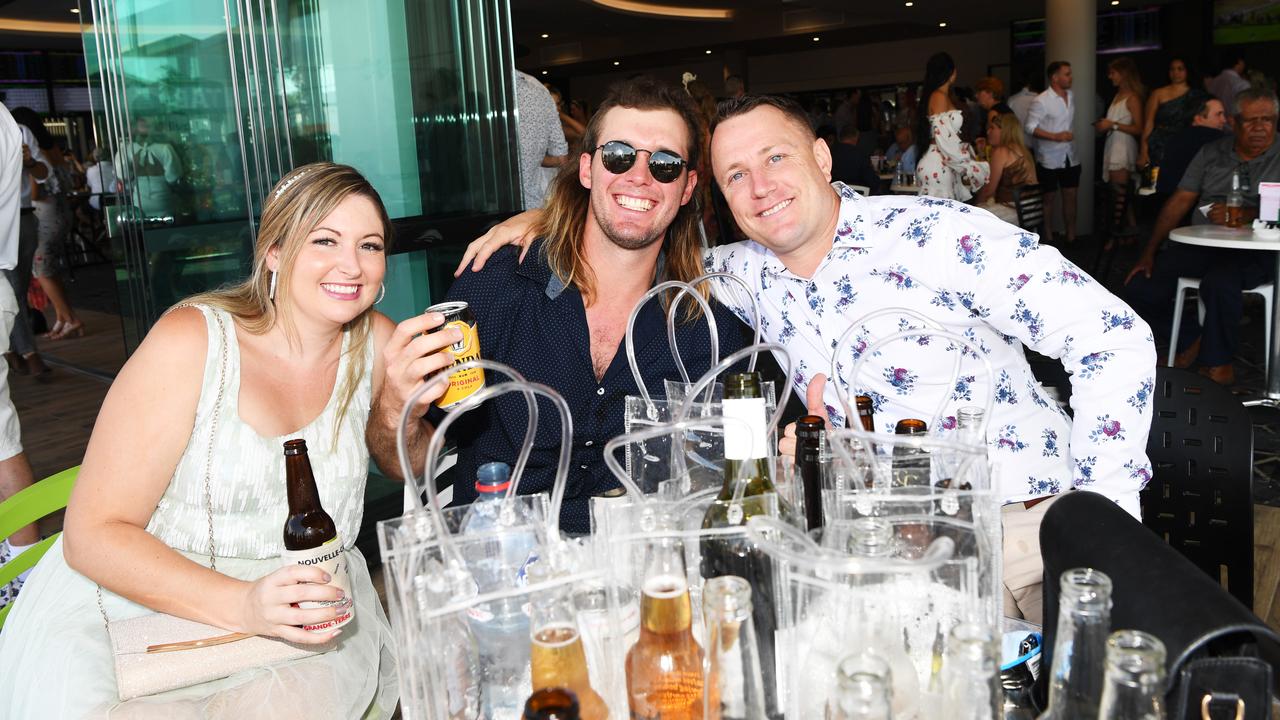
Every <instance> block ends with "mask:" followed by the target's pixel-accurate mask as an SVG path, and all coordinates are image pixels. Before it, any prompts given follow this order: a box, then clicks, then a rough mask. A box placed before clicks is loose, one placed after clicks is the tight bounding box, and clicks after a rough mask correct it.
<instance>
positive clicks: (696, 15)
mask: <svg viewBox="0 0 1280 720" xmlns="http://www.w3.org/2000/svg"><path fill="white" fill-rule="evenodd" d="M588 2H590V3H592V4H594V5H599V6H601V7H607V8H609V9H610V10H619V11H621V12H624V13H635V14H637V15H658V16H661V17H673V18H684V19H686V20H732V19H733V15H734V11H733V10H726V9H721V8H703V7H685V6H679V5H667V4H663V3H652V2H643V1H642V0H588Z"/></svg>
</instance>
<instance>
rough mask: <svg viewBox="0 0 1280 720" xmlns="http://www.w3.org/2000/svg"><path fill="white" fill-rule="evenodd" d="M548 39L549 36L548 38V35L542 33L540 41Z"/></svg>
mask: <svg viewBox="0 0 1280 720" xmlns="http://www.w3.org/2000/svg"><path fill="white" fill-rule="evenodd" d="M549 37H551V36H550V35H548V34H546V33H542V39H543V40H546V39H547V38H549Z"/></svg>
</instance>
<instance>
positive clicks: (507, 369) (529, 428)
mask: <svg viewBox="0 0 1280 720" xmlns="http://www.w3.org/2000/svg"><path fill="white" fill-rule="evenodd" d="M464 365H465V367H464ZM470 368H482V369H485V370H492V371H495V372H500V373H502V374H504V375H506V376H507V377H509V378H511V379H512V380H515V381H517V382H521V383H525V382H527V381H526V380H525V377H524V375H522V374H521V373H520V371H519V370H516V369H515V368H513V367H511V366H510V365H504V364H502V363H499V362H494V361H493V360H485V359H484V358H476V359H475V360H471V361H468V362H467V363H464V364H463V365H458V366H455V367H450V368H446V369H445V370H444V371H442V372H440V373H438V374H436V375H433V376H432V377H430V378H428V379H427V380H426V381H425V382H423V383H422V384H421V385H419V386H418V387H417V388H415V389H414V391H413V392H412V393H410V395H409V401H408V402H406V403H405V405H404V409H403V410H401V411H400V424H399V425H398V426H397V427H396V454H397V457H399V459H400V472H401V473H402V474H403V476H404V479H405V482H406V483H409V482H411V483H413V484H414V488H413V489H414V490H415V491H416V492H414V493H412V495H413V504H414V507H415V508H417V509H418V510H422V509H423V505H422V498H421V497H420V496H421V494H422V493H423V492H425V491H426V487H425V486H424V485H423V484H420V483H418V476H417V473H415V472H414V471H413V462H412V459H411V458H410V457H409V445H408V442H407V441H406V439H405V436H406V434H407V433H408V431H409V416H410V414H411V413H412V411H413V408H414V406H416V405H417V403H418V399H419V398H421V397H422V396H423V394H425V393H426V392H427V391H428V390H430V389H431V388H433V387H435V386H437V385H443V384H447V383H448V382H449V381H450V380H451V379H452V377H453V374H454V373H456V372H459V371H461V370H464V369H470ZM524 397H525V401H526V402H527V403H528V404H529V420H528V422H527V423H526V424H525V438H526V442H525V443H524V444H523V445H522V446H521V447H520V454H519V455H517V456H516V466H515V469H514V471H513V472H512V476H511V487H509V488H508V489H507V494H506V497H507V498H508V499H510V498H513V497H515V495H516V489H517V487H518V486H519V484H520V477H521V475H522V474H523V473H524V466H525V464H526V463H527V462H528V461H529V453H530V451H532V449H533V440H532V438H533V433H534V430H536V429H537V427H538V400H537V398H536V397H535V396H534V394H533V392H532V391H528V390H526V391H525V393H524ZM469 399H470V398H468V400H469ZM428 470H430V471H431V472H432V473H434V468H430V469H429V468H427V467H426V465H425V464H424V465H423V472H427V471H428Z"/></svg>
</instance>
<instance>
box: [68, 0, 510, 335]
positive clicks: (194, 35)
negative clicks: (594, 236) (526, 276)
mask: <svg viewBox="0 0 1280 720" xmlns="http://www.w3.org/2000/svg"><path fill="white" fill-rule="evenodd" d="M82 2H88V3H90V4H88V5H82V8H81V10H82V17H85V19H86V25H85V33H84V45H85V58H86V64H87V68H88V74H89V77H90V85H91V89H92V91H93V98H94V111H95V112H94V115H95V131H96V134H97V142H98V145H99V147H101V148H102V150H103V154H104V156H105V157H110V158H112V160H113V162H114V164H115V167H116V172H117V174H118V175H119V176H120V178H121V181H122V192H121V194H120V195H119V197H118V199H117V200H118V202H117V204H116V205H115V206H113V207H112V208H109V213H108V215H109V221H110V225H111V228H112V232H113V243H114V248H115V251H116V258H117V261H118V264H117V281H118V285H119V290H120V298H121V309H122V312H123V314H124V319H125V327H126V331H125V332H126V338H125V342H126V346H127V347H129V348H130V349H132V348H134V347H136V346H137V344H138V342H140V341H141V338H142V336H143V335H144V334H145V333H146V330H147V329H148V328H149V327H150V326H151V324H152V323H153V322H154V321H155V320H156V318H157V317H158V316H159V315H160V314H161V313H162V312H164V310H165V309H166V308H168V307H169V306H170V305H172V304H173V303H174V302H176V301H178V300H180V299H181V298H183V297H185V296H186V295H189V294H191V293H194V292H198V291H201V290H205V289H208V288H211V287H216V286H218V285H222V284H225V283H228V282H232V281H235V280H239V279H241V278H243V277H244V276H245V275H246V274H247V272H248V270H249V266H250V263H251V262H252V247H253V243H254V240H255V238H256V228H257V219H258V217H259V216H260V214H261V212H262V205H263V202H264V201H265V199H266V197H267V194H268V193H269V191H270V189H271V187H272V186H273V185H274V184H275V182H276V181H277V180H278V179H279V178H280V177H281V176H282V175H283V174H285V173H286V172H288V170H289V169H291V168H293V167H296V166H297V165H301V164H304V163H308V162H312V161H316V160H331V161H334V162H339V163H347V164H350V165H353V166H354V167H356V168H357V169H359V170H360V171H361V172H362V173H364V174H365V176H366V177H368V178H369V179H370V181H371V182H372V183H373V185H374V186H375V187H376V188H377V189H378V192H379V193H380V194H381V195H382V198H383V201H384V202H385V203H386V205H387V210H388V212H389V213H390V215H391V217H392V218H393V219H396V220H398V221H401V222H403V223H408V224H410V225H417V224H420V223H421V221H422V220H423V219H424V218H426V219H429V220H431V219H436V218H444V217H462V216H470V215H495V214H500V213H506V212H514V211H515V210H517V209H519V205H520V192H519V170H518V161H517V152H516V143H517V140H516V132H515V98H514V90H513V88H514V79H513V77H512V74H513V69H512V68H513V60H512V58H513V53H512V41H511V27H510V15H509V11H508V6H507V3H506V2H505V1H502V0H499V2H492V1H491V0H419V1H416V2H410V1H407V0H367V1H366V2H360V3H352V2H348V1H347V0H224V2H221V3H218V2H201V3H193V2H190V0H82ZM88 21H91V23H90V22H88ZM398 224H399V223H398ZM459 240H461V238H459Z"/></svg>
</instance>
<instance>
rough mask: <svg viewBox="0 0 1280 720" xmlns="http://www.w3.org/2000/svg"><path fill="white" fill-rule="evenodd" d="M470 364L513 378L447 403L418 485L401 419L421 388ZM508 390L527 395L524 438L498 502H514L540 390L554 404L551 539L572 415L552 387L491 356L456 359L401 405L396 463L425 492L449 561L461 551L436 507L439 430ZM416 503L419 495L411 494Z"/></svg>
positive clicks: (564, 475)
mask: <svg viewBox="0 0 1280 720" xmlns="http://www.w3.org/2000/svg"><path fill="white" fill-rule="evenodd" d="M472 368H487V369H491V370H497V371H499V372H502V373H505V374H507V375H509V376H511V377H513V378H516V379H514V380H512V381H511V382H505V383H502V384H499V385H490V386H488V387H485V388H483V389H481V390H479V391H477V392H476V393H475V394H474V395H472V396H470V397H468V398H467V399H465V400H463V401H462V402H461V403H460V404H459V405H457V406H456V407H454V408H453V410H451V411H450V412H449V414H448V415H446V416H445V419H444V420H443V421H442V422H441V423H440V425H439V426H438V427H437V428H436V429H435V432H434V433H433V434H432V436H431V440H430V442H428V443H427V457H426V462H425V463H424V467H423V477H422V482H421V484H420V485H419V483H418V481H417V476H416V475H415V474H414V473H413V472H411V470H412V465H411V464H410V463H409V452H408V448H407V447H406V446H405V441H404V433H405V424H406V422H407V420H408V416H409V409H410V408H412V407H413V405H414V403H416V402H417V399H418V398H419V397H421V396H422V394H423V393H425V392H426V391H427V388H429V387H432V385H433V384H437V383H444V382H448V378H449V376H450V375H452V374H453V373H456V372H461V371H463V370H469V369H472ZM511 392H519V393H522V394H524V396H525V398H526V399H527V400H528V401H529V407H530V411H529V423H528V425H527V431H526V433H525V437H524V443H523V444H522V446H521V448H520V455H519V457H518V460H517V462H516V469H515V472H514V473H513V474H512V477H511V487H510V488H509V489H508V490H507V496H506V498H505V500H504V502H508V503H509V502H514V498H515V493H516V489H517V487H518V485H519V481H520V475H521V473H522V471H523V470H524V464H525V461H526V460H527V459H528V456H529V452H530V450H531V449H532V447H533V438H534V432H535V430H536V429H537V400H536V398H535V397H534V396H535V395H542V396H543V397H545V398H547V399H548V400H550V401H551V402H552V403H553V404H554V405H555V406H556V409H557V410H559V411H560V421H561V422H560V458H559V462H558V463H557V464H556V475H555V481H554V485H553V487H552V491H551V508H550V513H549V517H548V518H547V528H548V533H547V535H548V537H549V538H551V539H554V538H557V537H559V534H560V506H561V504H563V502H564V493H565V485H566V483H567V480H568V477H569V457H570V455H569V454H570V452H571V451H572V447H573V418H572V416H571V414H570V411H569V404H568V403H567V402H565V400H564V398H563V397H561V396H560V394H559V393H557V392H556V391H555V390H552V389H551V388H549V387H547V386H546V385H542V384H540V383H532V382H528V381H526V380H524V378H523V376H521V375H520V373H518V372H517V371H516V370H515V369H513V368H511V367H509V366H507V365H504V364H502V363H497V362H494V361H492V360H471V361H468V362H465V363H461V364H459V365H457V366H455V367H453V368H451V369H450V371H449V372H447V373H440V374H439V375H437V376H435V377H433V378H431V380H429V381H428V382H427V383H425V384H424V385H423V386H421V387H420V388H418V389H417V390H415V391H414V393H413V395H411V396H410V398H409V402H408V403H407V404H406V406H405V411H404V412H403V413H402V414H401V426H400V430H399V434H398V437H397V445H398V448H397V449H398V451H399V453H400V462H401V468H402V470H403V471H404V472H405V477H406V478H414V485H415V487H414V490H415V493H414V495H415V496H416V495H418V494H419V491H425V492H426V495H427V503H428V504H429V505H430V508H431V511H432V512H430V513H428V515H429V516H430V518H431V522H432V524H433V525H434V528H435V532H436V533H437V537H439V539H440V545H441V547H442V548H443V549H444V551H445V552H446V553H447V554H448V557H449V559H450V560H452V561H456V562H458V563H461V562H462V557H461V555H460V554H459V553H458V550H457V547H456V546H455V545H454V543H453V541H452V538H451V536H450V535H449V532H448V529H447V528H446V527H445V525H444V518H443V515H442V513H441V509H440V500H439V498H437V497H436V479H435V468H436V465H437V462H438V460H439V455H440V449H441V448H442V447H443V446H444V438H445V434H446V433H445V431H446V430H448V428H449V426H450V425H452V424H453V422H454V421H455V420H456V419H457V418H458V417H459V416H461V415H463V414H464V413H466V412H468V411H470V410H474V409H475V408H477V407H479V406H480V405H481V404H482V403H484V402H485V401H487V400H490V399H492V398H495V397H498V396H499V395H504V394H507V393H511ZM415 502H416V503H418V505H419V507H421V499H415Z"/></svg>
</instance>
